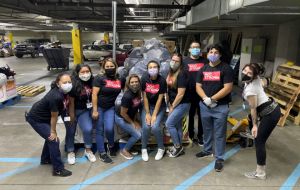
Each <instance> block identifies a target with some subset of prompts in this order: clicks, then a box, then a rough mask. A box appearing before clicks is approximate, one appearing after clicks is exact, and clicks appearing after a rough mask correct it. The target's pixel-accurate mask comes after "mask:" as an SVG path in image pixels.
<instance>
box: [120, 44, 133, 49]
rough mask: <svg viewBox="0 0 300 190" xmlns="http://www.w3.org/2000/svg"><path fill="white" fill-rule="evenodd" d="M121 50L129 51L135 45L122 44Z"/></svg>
mask: <svg viewBox="0 0 300 190" xmlns="http://www.w3.org/2000/svg"><path fill="white" fill-rule="evenodd" d="M119 48H121V49H124V50H127V51H129V50H131V49H132V48H133V45H132V44H120V45H119Z"/></svg>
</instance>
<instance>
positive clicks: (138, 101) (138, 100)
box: [132, 98, 141, 107]
mask: <svg viewBox="0 0 300 190" xmlns="http://www.w3.org/2000/svg"><path fill="white" fill-rule="evenodd" d="M132 104H133V107H138V106H139V105H140V104H141V99H140V98H135V99H133V100H132Z"/></svg>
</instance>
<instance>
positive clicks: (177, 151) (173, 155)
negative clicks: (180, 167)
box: [169, 146, 183, 158]
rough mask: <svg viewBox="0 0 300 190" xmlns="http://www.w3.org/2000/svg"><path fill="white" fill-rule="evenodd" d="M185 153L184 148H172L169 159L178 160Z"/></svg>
mask: <svg viewBox="0 0 300 190" xmlns="http://www.w3.org/2000/svg"><path fill="white" fill-rule="evenodd" d="M182 151H183V147H182V146H180V147H178V148H176V147H175V146H174V147H172V149H171V150H170V151H169V157H171V158H176V157H178V156H179V155H180V154H181V153H182Z"/></svg>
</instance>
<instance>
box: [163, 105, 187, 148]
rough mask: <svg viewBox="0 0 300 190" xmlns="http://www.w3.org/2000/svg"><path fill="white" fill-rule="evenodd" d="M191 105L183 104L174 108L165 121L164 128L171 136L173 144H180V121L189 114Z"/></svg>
mask: <svg viewBox="0 0 300 190" xmlns="http://www.w3.org/2000/svg"><path fill="white" fill-rule="evenodd" d="M190 106H191V104H189V103H183V104H179V105H178V106H176V107H175V108H174V110H173V112H172V113H171V114H169V116H168V119H167V121H166V127H167V129H168V131H169V133H170V135H171V138H172V141H173V144H174V145H176V146H179V145H180V146H181V144H182V119H183V117H184V116H186V115H187V114H188V113H189V110H190Z"/></svg>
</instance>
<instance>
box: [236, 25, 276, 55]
mask: <svg viewBox="0 0 300 190" xmlns="http://www.w3.org/2000/svg"><path fill="white" fill-rule="evenodd" d="M240 32H242V34H243V38H264V39H266V40H267V46H266V57H265V60H266V61H274V60H275V53H276V44H277V37H278V26H265V27H247V28H234V29H232V30H231V33H232V41H231V49H233V48H234V44H235V40H236V38H237V35H238V34H239V33H240Z"/></svg>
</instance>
